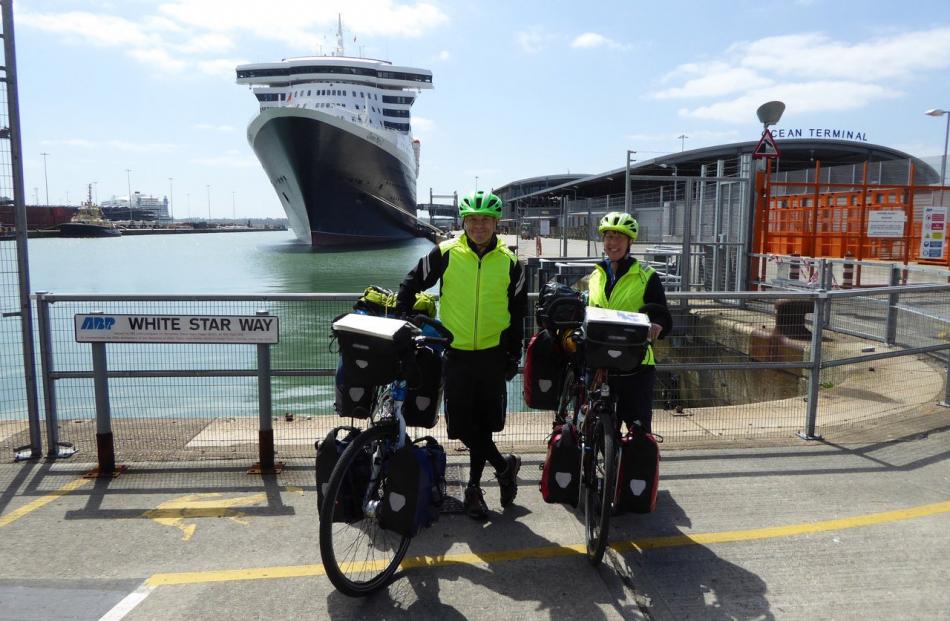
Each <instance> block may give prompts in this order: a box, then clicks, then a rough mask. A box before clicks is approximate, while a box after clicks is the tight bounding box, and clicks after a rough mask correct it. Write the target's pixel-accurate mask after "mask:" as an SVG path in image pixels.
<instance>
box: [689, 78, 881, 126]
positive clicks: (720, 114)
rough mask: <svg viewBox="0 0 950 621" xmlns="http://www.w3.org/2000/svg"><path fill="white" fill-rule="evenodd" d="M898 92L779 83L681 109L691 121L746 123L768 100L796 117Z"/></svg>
mask: <svg viewBox="0 0 950 621" xmlns="http://www.w3.org/2000/svg"><path fill="white" fill-rule="evenodd" d="M899 95H900V92H899V91H895V90H893V89H890V88H887V87H884V86H879V85H877V84H862V83H860V82H843V81H842V82H838V81H816V82H802V83H794V84H780V85H776V86H772V87H769V88H764V89H753V90H750V91H748V92H746V93H744V94H742V95H740V96H739V97H736V98H735V99H732V100H729V101H720V102H716V103H712V104H708V105H704V106H699V107H697V108H693V109H688V108H686V109H682V110H680V115H681V116H684V117H689V118H697V119H710V120H716V121H726V122H736V123H745V122H749V121H751V120H754V119H755V110H756V108H758V107H759V105H761V104H762V102H765V101H772V100H774V99H778V100H780V101H784V102H785V103H786V105H787V106H789V108H791V109H793V110H794V111H795V113H796V114H798V113H809V112H826V111H841V110H856V109H858V108H863V107H864V106H866V105H867V104H868V103H870V102H872V101H876V100H879V99H891V98H894V97H897V96H899Z"/></svg>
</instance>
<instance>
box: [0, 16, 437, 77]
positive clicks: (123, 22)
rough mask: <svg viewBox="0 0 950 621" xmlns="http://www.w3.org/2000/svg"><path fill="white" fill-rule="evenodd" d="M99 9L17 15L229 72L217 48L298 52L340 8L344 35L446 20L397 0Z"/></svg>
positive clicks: (179, 67)
mask: <svg viewBox="0 0 950 621" xmlns="http://www.w3.org/2000/svg"><path fill="white" fill-rule="evenodd" d="M111 10H114V9H111V8H110V7H103V8H102V10H101V12H98V13H96V12H89V11H70V12H64V13H53V12H49V13H39V12H37V13H30V12H29V11H23V12H21V13H19V14H18V15H17V22H18V24H19V25H22V26H26V27H30V28H36V29H38V30H42V31H45V32H48V33H53V34H56V35H58V36H59V38H61V39H62V40H64V41H66V42H67V43H69V44H73V45H91V46H96V47H112V48H117V49H120V50H121V51H122V53H124V54H126V55H128V56H129V57H130V58H132V59H134V60H136V61H138V62H141V63H143V64H145V65H149V66H151V67H153V68H155V69H157V70H159V71H162V72H168V73H181V72H183V71H184V70H185V69H191V68H195V69H197V70H198V71H199V72H201V73H206V74H221V73H223V71H224V67H225V66H226V65H230V66H227V68H226V71H227V73H228V74H229V75H231V74H232V73H233V70H234V66H235V64H237V63H235V62H234V61H232V60H231V59H225V58H220V57H218V56H217V55H219V54H221V53H224V52H228V51H230V50H232V49H234V48H235V47H236V46H238V45H240V39H241V38H247V37H251V38H255V39H262V40H268V41H278V42H280V44H281V45H282V46H290V47H292V48H296V49H299V50H300V53H301V54H306V53H312V52H315V51H316V50H318V49H320V48H321V47H326V46H323V45H322V44H323V43H324V42H325V41H326V37H325V35H326V33H327V32H333V31H335V30H336V25H337V16H338V14H340V13H343V14H344V16H345V17H346V22H345V23H344V29H345V37H344V38H345V40H346V42H347V43H349V44H351V45H352V40H353V39H354V36H359V37H360V38H363V37H409V38H416V37H420V36H423V35H425V34H427V33H428V32H430V31H431V30H433V29H435V28H437V27H439V26H441V25H443V24H444V23H445V22H447V21H448V17H447V15H446V14H445V13H444V12H443V11H442V10H441V9H440V8H438V7H437V6H436V5H434V4H430V3H427V2H424V1H419V2H414V3H397V2H395V1H394V0H348V1H344V0H328V1H324V0H321V2H313V1H312V0H282V1H281V2H277V3H261V2H259V1H257V0H187V1H186V0H176V1H171V2H166V3H164V4H160V5H159V6H158V8H157V9H156V11H157V13H155V14H146V15H143V16H142V17H141V18H139V19H138V20H136V21H131V20H129V19H126V18H123V17H117V16H115V15H111V14H109V13H108V12H109V11H111Z"/></svg>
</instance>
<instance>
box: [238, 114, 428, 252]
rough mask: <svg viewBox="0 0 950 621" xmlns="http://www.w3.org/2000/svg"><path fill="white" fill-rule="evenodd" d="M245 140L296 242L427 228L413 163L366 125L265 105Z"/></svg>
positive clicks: (325, 243)
mask: <svg viewBox="0 0 950 621" xmlns="http://www.w3.org/2000/svg"><path fill="white" fill-rule="evenodd" d="M248 142H249V143H250V145H251V147H252V148H253V149H254V152H255V154H256V155H257V158H258V160H260V162H261V165H262V166H263V168H264V171H265V172H266V173H267V176H268V177H269V178H270V181H271V184H272V185H273V186H274V190H275V191H276V192H277V196H278V198H279V200H280V202H281V204H282V205H283V207H284V211H286V213H287V217H288V220H289V221H290V225H291V228H292V229H293V230H294V233H295V234H296V235H297V237H298V239H300V240H301V241H303V242H305V243H308V244H310V245H312V246H314V247H317V248H322V247H345V246H358V245H370V244H378V243H385V242H392V241H397V240H404V239H410V238H413V237H419V236H422V235H424V234H425V231H424V230H423V229H421V228H420V227H419V225H418V224H417V222H416V219H415V213H416V175H415V163H414V161H413V160H411V159H409V158H410V157H411V156H407V155H406V154H403V153H401V152H400V151H399V150H398V149H397V148H396V147H394V146H392V145H391V144H389V143H388V142H387V141H386V139H385V138H383V137H380V136H379V135H377V134H376V133H375V132H373V131H372V130H370V129H368V128H365V127H362V126H359V125H354V124H352V123H348V122H346V121H343V120H341V119H338V118H337V117H334V116H332V115H329V114H325V113H322V112H319V111H315V110H306V109H300V108H279V109H268V110H264V111H263V112H261V114H260V115H258V117H257V118H255V119H254V120H253V121H252V122H251V124H250V126H249V127H248Z"/></svg>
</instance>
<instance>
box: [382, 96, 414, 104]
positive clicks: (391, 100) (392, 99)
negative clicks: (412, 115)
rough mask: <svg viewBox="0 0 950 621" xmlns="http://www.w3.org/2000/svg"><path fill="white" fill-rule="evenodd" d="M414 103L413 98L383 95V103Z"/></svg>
mask: <svg viewBox="0 0 950 621" xmlns="http://www.w3.org/2000/svg"><path fill="white" fill-rule="evenodd" d="M413 101H415V99H414V98H413V97H393V96H392V95H383V103H390V104H411V103H412V102H413Z"/></svg>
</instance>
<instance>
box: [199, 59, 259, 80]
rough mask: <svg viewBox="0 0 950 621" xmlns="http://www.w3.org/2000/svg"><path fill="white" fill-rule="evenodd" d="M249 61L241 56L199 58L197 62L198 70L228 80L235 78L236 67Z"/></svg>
mask: <svg viewBox="0 0 950 621" xmlns="http://www.w3.org/2000/svg"><path fill="white" fill-rule="evenodd" d="M247 62H248V61H246V60H242V59H239V58H215V59H214V60H199V61H197V62H195V66H196V67H197V68H198V71H200V72H201V73H203V74H205V75H213V76H218V77H222V78H226V79H228V80H233V79H234V68H235V67H237V66H238V65H243V64H245V63H247Z"/></svg>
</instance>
